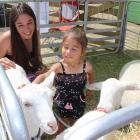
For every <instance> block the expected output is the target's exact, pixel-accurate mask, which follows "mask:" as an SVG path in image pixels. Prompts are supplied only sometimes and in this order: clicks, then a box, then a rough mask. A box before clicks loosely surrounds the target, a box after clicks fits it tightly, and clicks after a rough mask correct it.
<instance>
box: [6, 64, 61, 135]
mask: <svg viewBox="0 0 140 140" xmlns="http://www.w3.org/2000/svg"><path fill="white" fill-rule="evenodd" d="M6 74H7V76H8V78H9V80H10V82H11V84H12V86H13V88H14V90H15V92H16V94H17V96H18V97H19V100H20V103H21V106H22V109H23V112H24V115H25V119H26V123H27V128H28V130H29V136H30V137H35V136H36V135H37V134H38V131H39V128H41V130H43V131H44V132H46V133H47V134H54V133H55V132H56V131H57V129H58V126H57V121H56V119H55V117H54V114H53V111H52V105H53V94H54V93H53V91H52V90H51V89H50V87H51V86H52V83H53V79H54V76H55V73H51V74H50V76H49V77H48V78H47V79H46V80H45V81H44V82H43V83H41V84H33V83H30V81H29V80H28V79H27V77H26V73H25V71H24V70H23V68H22V67H20V66H19V65H16V68H15V69H14V68H11V69H8V70H6ZM22 84H26V86H24V87H23V88H21V89H18V87H19V86H21V85H22ZM43 131H41V134H42V133H43Z"/></svg>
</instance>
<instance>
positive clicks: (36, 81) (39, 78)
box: [32, 63, 60, 84]
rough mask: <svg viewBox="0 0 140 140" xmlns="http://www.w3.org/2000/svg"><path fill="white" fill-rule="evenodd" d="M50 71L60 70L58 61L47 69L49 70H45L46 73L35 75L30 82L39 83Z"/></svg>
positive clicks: (56, 71)
mask: <svg viewBox="0 0 140 140" xmlns="http://www.w3.org/2000/svg"><path fill="white" fill-rule="evenodd" d="M51 72H55V73H58V72H60V64H59V63H56V64H54V65H53V66H52V67H51V68H50V69H49V71H47V72H46V73H43V74H40V75H39V76H37V77H36V78H35V80H34V81H33V82H32V83H36V84H39V83H41V82H43V81H44V80H45V79H46V78H47V77H48V76H49V75H50V73H51Z"/></svg>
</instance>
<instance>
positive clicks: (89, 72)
mask: <svg viewBox="0 0 140 140" xmlns="http://www.w3.org/2000/svg"><path fill="white" fill-rule="evenodd" d="M86 66H87V67H86V68H87V84H91V83H93V82H94V69H93V66H92V65H91V64H90V63H89V62H87V64H86ZM92 95H93V91H91V90H89V89H86V97H87V98H88V97H90V96H92Z"/></svg>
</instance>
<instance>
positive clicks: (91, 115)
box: [56, 78, 139, 140]
mask: <svg viewBox="0 0 140 140" xmlns="http://www.w3.org/2000/svg"><path fill="white" fill-rule="evenodd" d="M87 88H88V89H90V90H93V89H94V90H97V89H101V93H100V101H99V104H98V105H97V109H96V110H92V111H89V112H88V113H86V114H85V115H83V116H82V117H81V118H80V119H78V120H77V121H76V123H75V124H74V125H73V126H72V127H70V128H68V129H66V130H65V131H64V132H62V133H61V134H60V135H58V136H57V137H56V140H86V138H87V136H89V135H90V134H91V133H94V130H93V131H92V130H91V131H89V132H88V133H86V134H85V133H84V132H80V136H79V135H78V136H77V135H75V136H73V135H72V134H73V133H74V132H75V131H78V128H80V127H84V125H86V124H88V123H90V122H91V121H94V120H95V119H97V118H99V117H102V116H104V115H106V113H109V112H112V111H114V110H116V109H118V108H119V107H120V102H121V97H122V95H123V92H124V90H126V89H129V90H134V89H139V85H137V84H129V83H124V82H120V81H119V80H117V79H115V78H110V79H107V80H106V81H104V82H99V83H94V84H91V85H89V86H87ZM99 123H100V122H99ZM113 137H114V133H113V132H111V133H109V134H107V135H105V136H102V137H101V138H99V139H98V140H113Z"/></svg>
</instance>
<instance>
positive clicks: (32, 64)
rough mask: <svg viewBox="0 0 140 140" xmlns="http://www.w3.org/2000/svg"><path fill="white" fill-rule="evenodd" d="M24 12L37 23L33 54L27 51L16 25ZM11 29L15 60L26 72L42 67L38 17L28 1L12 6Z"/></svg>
mask: <svg viewBox="0 0 140 140" xmlns="http://www.w3.org/2000/svg"><path fill="white" fill-rule="evenodd" d="M23 13H24V14H28V15H29V16H31V17H32V18H33V20H34V23H35V30H34V32H33V36H32V47H33V48H32V53H31V54H30V53H29V52H28V51H27V49H26V47H25V45H24V43H23V41H22V39H21V37H20V35H19V33H18V31H17V29H16V26H15V22H16V20H17V18H18V17H19V16H20V15H21V14H23ZM10 30H11V47H12V59H13V61H14V62H16V63H17V64H19V65H20V66H22V67H23V68H24V69H25V71H26V72H30V71H31V72H33V71H36V70H38V69H39V68H40V67H42V66H43V64H42V61H41V55H40V50H39V42H38V41H39V40H38V33H37V24H36V17H35V14H34V12H33V10H32V9H31V8H30V6H28V5H27V4H26V3H18V4H17V5H16V6H13V7H12V9H11V13H10Z"/></svg>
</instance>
